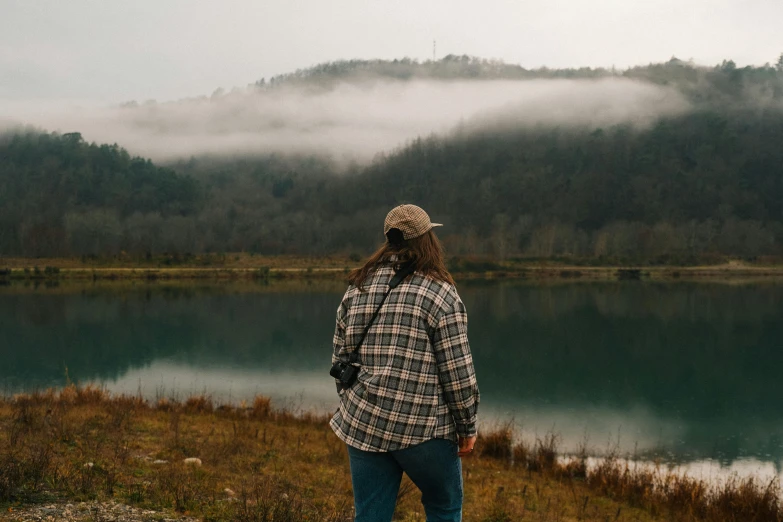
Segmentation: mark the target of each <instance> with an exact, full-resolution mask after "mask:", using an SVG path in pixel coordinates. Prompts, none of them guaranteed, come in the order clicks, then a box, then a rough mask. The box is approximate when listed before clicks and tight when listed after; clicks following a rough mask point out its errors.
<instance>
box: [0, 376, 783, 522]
mask: <svg viewBox="0 0 783 522" xmlns="http://www.w3.org/2000/svg"><path fill="white" fill-rule="evenodd" d="M0 427H2V429H1V430H0V469H1V470H2V473H0V503H2V506H1V507H2V511H3V512H4V513H6V514H10V515H9V516H13V513H14V512H19V511H20V510H24V508H25V505H29V504H31V503H36V502H44V501H45V502H52V501H53V500H67V501H82V500H92V499H115V500H117V501H120V502H123V503H126V504H132V505H136V506H141V507H147V508H154V509H165V510H170V511H173V512H177V513H181V514H188V515H190V516H194V517H199V518H204V519H206V520H248V521H250V520H253V521H302V520H313V521H316V520H318V521H321V520H324V521H343V520H350V519H351V506H352V496H351V483H350V476H349V470H348V463H347V453H346V451H345V446H344V445H343V444H342V443H341V442H339V440H338V439H337V438H336V437H335V436H334V435H333V434H332V433H331V430H330V429H329V427H328V425H327V418H326V417H324V416H319V415H308V414H298V415H295V414H293V413H292V412H290V411H287V410H280V409H276V408H274V406H273V405H272V404H271V403H270V401H269V400H268V399H266V398H264V397H257V398H256V399H255V400H254V401H253V403H252V404H241V405H238V406H230V405H216V404H213V402H212V401H211V400H210V399H209V398H208V397H204V396H197V397H191V398H189V399H187V400H185V401H183V402H172V401H170V400H166V399H161V400H159V401H157V402H156V403H149V402H147V401H144V400H142V399H140V398H137V397H127V396H114V397H113V396H109V395H108V394H107V393H106V392H104V391H103V390H100V389H96V388H90V387H87V388H79V387H75V386H69V387H66V388H65V389H63V390H62V391H57V392H55V391H47V392H42V393H36V394H30V395H19V396H16V397H14V398H6V399H2V400H0ZM585 458H586V455H584V454H582V455H576V456H573V457H572V458H570V459H562V458H560V457H559V456H558V448H557V438H556V437H555V436H548V437H545V438H544V439H543V440H539V441H537V442H536V443H535V444H534V445H532V446H527V445H522V444H515V443H514V437H513V433H512V432H511V430H510V429H508V428H504V427H501V428H499V429H496V430H493V431H487V432H484V433H482V436H481V439H480V440H479V442H478V444H477V452H476V454H474V455H472V456H470V457H468V458H466V459H464V460H463V465H464V475H465V520H466V521H482V522H500V521H516V520H539V521H575V520H596V521H598V520H600V521H660V520H678V521H697V520H707V521H719V520H720V521H732V520H736V521H740V520H743V521H744V520H755V521H759V522H766V521H780V520H782V519H783V509H782V508H781V504H780V497H779V494H780V491H779V486H778V484H777V483H772V484H759V483H757V482H756V481H754V480H752V479H747V480H742V481H741V480H736V481H733V482H729V483H727V484H725V485H721V486H714V487H713V486H710V485H707V484H705V483H703V482H701V481H697V480H693V479H689V478H687V477H682V476H679V475H676V474H674V473H672V472H667V471H664V470H649V469H647V470H639V471H637V470H635V469H634V468H632V467H629V466H627V465H626V464H624V463H623V462H621V461H620V460H618V459H612V458H609V459H607V460H605V461H604V462H603V464H601V465H600V466H597V467H595V468H591V469H588V468H587V466H586V464H585V462H586V461H585ZM186 459H197V460H186ZM396 518H397V519H398V520H409V521H414V520H415V521H421V520H424V517H423V514H422V509H421V506H420V503H419V495H418V491H417V490H416V489H415V487H413V486H412V485H411V484H410V483H409V482H407V479H405V482H404V483H403V486H402V488H401V491H400V495H399V501H398V508H397V517H396Z"/></svg>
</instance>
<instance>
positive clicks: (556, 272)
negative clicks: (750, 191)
mask: <svg viewBox="0 0 783 522" xmlns="http://www.w3.org/2000/svg"><path fill="white" fill-rule="evenodd" d="M359 263H360V261H359V260H356V258H347V257H322V258H316V257H295V256H255V255H250V254H233V255H228V254H227V255H221V256H217V257H215V256H207V257H203V256H200V257H193V258H186V259H181V258H173V259H172V258H171V257H164V258H162V259H153V260H149V261H135V262H133V261H131V260H127V259H126V260H122V259H106V260H81V259H76V258H55V259H50V258H41V259H30V258H2V257H0V284H3V283H4V282H5V283H8V282H11V281H64V280H74V281H117V280H135V281H139V280H144V281H158V280H162V281H169V280H188V281H198V280H213V281H230V280H242V281H249V280H257V281H270V280H286V279H298V280H304V279H331V280H344V279H346V278H347V275H348V273H349V272H350V271H351V270H352V269H353V268H355V267H356V266H357V265H358V264H359ZM449 269H450V271H451V273H452V275H453V276H454V278H455V279H456V280H471V279H486V280H495V279H530V280H591V281H617V280H620V281H623V280H628V281H632V280H644V281H677V280H732V281H734V280H740V279H759V280H775V279H781V280H783V264H764V265H762V264H750V263H744V262H739V261H729V262H727V263H723V264H715V265H693V266H672V265H661V266H643V265H605V266H587V265H581V264H570V263H560V262H555V261H535V262H534V261H527V260H513V261H506V262H494V261H487V260H479V261H477V260H475V259H468V258H454V259H452V260H451V262H450V263H449Z"/></svg>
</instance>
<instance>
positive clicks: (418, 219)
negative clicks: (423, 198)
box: [383, 205, 443, 240]
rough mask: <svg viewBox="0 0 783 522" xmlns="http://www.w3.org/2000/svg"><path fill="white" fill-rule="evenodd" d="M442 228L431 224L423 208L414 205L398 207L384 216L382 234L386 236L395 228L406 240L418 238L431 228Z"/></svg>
mask: <svg viewBox="0 0 783 522" xmlns="http://www.w3.org/2000/svg"><path fill="white" fill-rule="evenodd" d="M442 226H443V225H442V224H440V223H431V222H430V216H429V215H427V213H426V212H424V209H423V208H421V207H417V206H416V205H400V206H398V207H394V208H393V209H391V210H390V211H389V213H388V214H386V220H385V221H384V222H383V234H384V235H386V234H388V233H389V230H391V229H393V228H396V229H398V230H399V231H400V232H402V237H403V238H404V239H406V240H407V239H413V238H415V237H419V236H420V235H422V234H424V233H426V232H427V231H428V230H429V229H431V228H432V227H442Z"/></svg>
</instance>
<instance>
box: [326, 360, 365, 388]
mask: <svg viewBox="0 0 783 522" xmlns="http://www.w3.org/2000/svg"><path fill="white" fill-rule="evenodd" d="M329 375H331V376H332V377H334V378H335V379H337V380H338V381H340V384H341V385H342V387H343V389H344V390H345V389H348V388H350V387H351V386H353V383H355V382H356V376H357V375H359V367H358V366H354V365H353V364H348V363H344V362H342V361H337V362H336V363H334V364H333V365H332V369H331V370H329Z"/></svg>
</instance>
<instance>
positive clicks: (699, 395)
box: [0, 282, 783, 459]
mask: <svg viewBox="0 0 783 522" xmlns="http://www.w3.org/2000/svg"><path fill="white" fill-rule="evenodd" d="M460 293H461V295H462V296H463V299H464V301H465V303H466V305H467V307H468V313H469V317H470V339H471V345H472V347H473V352H474V358H475V361H476V367H477V372H478V375H479V381H480V385H481V389H482V393H483V395H484V400H485V401H487V402H488V403H489V404H491V403H492V402H493V401H496V402H504V403H509V402H510V403H517V404H531V403H536V404H551V405H552V406H556V407H559V408H563V407H565V408H573V409H574V410H576V411H579V409H580V408H582V407H585V406H590V407H607V408H609V409H611V410H617V411H631V409H633V408H636V407H639V406H643V407H645V408H647V409H650V410H651V411H652V412H653V413H654V414H655V415H658V416H660V418H663V419H667V420H670V421H675V422H679V423H681V424H682V425H683V427H684V428H685V429H684V430H683V433H684V435H683V438H684V439H683V440H682V441H681V442H679V444H681V445H682V447H684V448H687V450H688V451H689V452H690V453H692V454H693V455H694V456H702V457H704V456H707V457H709V456H714V455H721V456H723V457H724V458H727V459H733V458H736V457H737V456H739V455H743V454H747V453H748V452H753V453H755V454H759V455H763V454H769V455H773V456H774V455H777V456H778V457H783V450H782V449H781V440H783V433H781V429H780V421H781V419H783V406H781V404H780V401H779V400H778V397H780V396H781V395H782V394H783V385H781V383H780V379H779V369H780V368H781V367H783V351H781V350H780V347H781V345H783V343H782V342H781V341H783V325H781V323H780V322H779V318H780V317H781V316H782V315H783V286H781V285H746V286H731V285H720V284H641V283H573V284H543V285H540V284H529V283H525V282H518V283H517V282H504V283H500V284H498V283H492V284H488V283H474V282H470V283H468V282H466V283H464V284H461V285H460ZM340 296H341V292H340V289H339V287H338V288H336V289H335V290H321V289H311V290H309V291H301V292H296V293H285V292H276V293H269V292H243V293H235V292H233V291H232V290H230V289H226V288H223V287H219V286H215V287H201V288H197V287H171V288H169V287H165V286H164V287H158V286H154V285H152V286H142V287H140V288H139V289H134V290H130V291H126V292H123V293H111V292H85V293H81V294H79V293H77V294H70V295H69V294H59V293H58V294H48V295H47V294H40V293H30V294H10V293H8V294H0V356H1V357H2V360H3V364H2V366H0V381H2V380H5V381H10V380H18V381H20V382H22V383H25V384H27V385H30V384H38V385H43V384H48V383H51V382H53V381H54V382H62V381H63V378H64V367H65V366H66V365H67V366H68V369H69V373H70V376H71V377H72V378H74V379H82V380H86V379H95V378H98V379H110V378H115V377H117V376H120V375H122V374H124V373H125V372H127V371H128V370H129V369H130V368H132V367H139V366H142V365H145V364H148V363H150V362H152V361H154V360H157V359H161V358H175V359H177V360H178V361H181V362H182V363H184V364H188V365H195V366H199V367H203V368H209V367H220V366H222V367H226V366H234V367H244V368H258V369H265V370H268V369H272V370H274V369H281V370H287V371H293V372H295V371H297V370H307V371H313V370H318V369H320V368H322V367H325V366H324V365H325V364H326V365H327V366H328V357H329V353H330V341H331V335H332V330H333V321H334V313H335V310H336V306H337V303H338V301H339V299H340ZM324 361H327V362H324ZM324 375H326V374H324ZM324 378H327V377H326V376H325V377H324ZM612 428H616V427H612Z"/></svg>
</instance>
